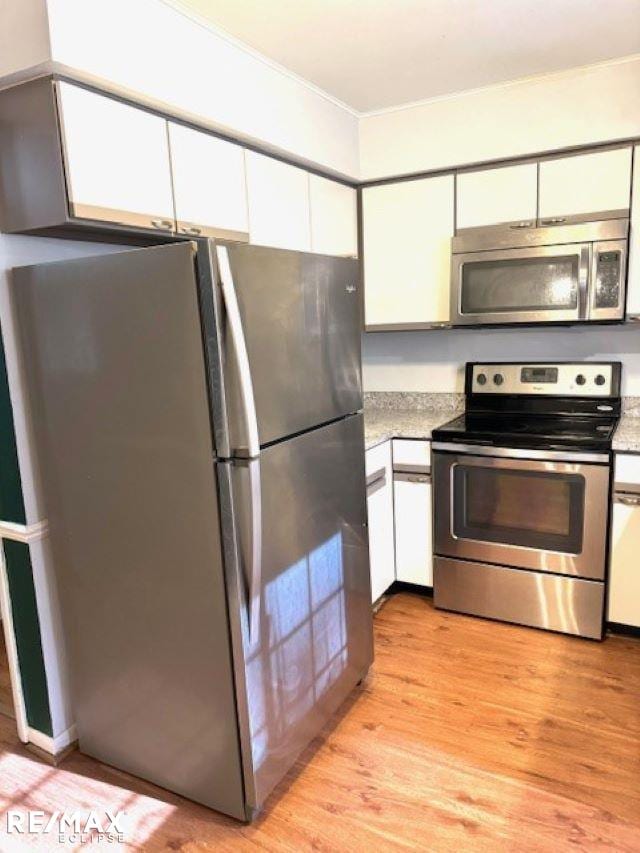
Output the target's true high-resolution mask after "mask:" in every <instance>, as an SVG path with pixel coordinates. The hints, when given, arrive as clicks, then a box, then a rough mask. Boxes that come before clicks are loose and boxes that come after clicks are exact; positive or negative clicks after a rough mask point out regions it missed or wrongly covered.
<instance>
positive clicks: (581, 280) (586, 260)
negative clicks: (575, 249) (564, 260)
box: [578, 245, 591, 320]
mask: <svg viewBox="0 0 640 853" xmlns="http://www.w3.org/2000/svg"><path fill="white" fill-rule="evenodd" d="M590 271H591V246H589V245H585V246H580V261H579V265H578V317H579V318H580V320H588V319H589V313H590V311H589V274H590Z"/></svg>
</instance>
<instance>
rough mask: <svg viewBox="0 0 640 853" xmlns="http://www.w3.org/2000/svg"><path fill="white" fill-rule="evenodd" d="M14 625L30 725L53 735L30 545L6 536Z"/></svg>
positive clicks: (6, 557)
mask: <svg viewBox="0 0 640 853" xmlns="http://www.w3.org/2000/svg"><path fill="white" fill-rule="evenodd" d="M4 555H5V562H6V566H7V577H8V580H9V595H10V596H11V611H12V614H13V627H14V631H15V635H16V644H17V647H18V660H19V662H20V674H21V676H22V692H23V694H24V702H25V705H26V710H27V719H28V721H29V725H30V726H31V727H32V728H34V729H37V730H38V731H39V732H44V733H45V734H47V735H49V736H51V735H52V734H53V730H52V728H51V712H50V709H49V693H48V690H47V676H46V674H45V669H44V658H43V656H42V639H41V635H40V622H39V619H38V607H37V603H36V591H35V587H34V585H33V571H32V567H31V557H30V555H29V546H28V545H26V544H25V543H24V542H13V541H11V540H9V539H5V540H4Z"/></svg>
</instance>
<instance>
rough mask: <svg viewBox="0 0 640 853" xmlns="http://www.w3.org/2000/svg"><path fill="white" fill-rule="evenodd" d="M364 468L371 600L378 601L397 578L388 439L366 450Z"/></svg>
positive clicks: (391, 473) (391, 475)
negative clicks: (365, 472) (365, 475)
mask: <svg viewBox="0 0 640 853" xmlns="http://www.w3.org/2000/svg"><path fill="white" fill-rule="evenodd" d="M366 470H367V512H368V516H369V565H370V567H371V601H377V600H378V599H379V598H380V596H381V595H382V594H383V593H384V592H386V590H387V589H388V588H389V587H390V586H391V584H392V583H393V582H394V580H395V579H396V563H395V553H394V546H393V472H392V468H391V442H390V441H386V442H385V443H384V444H380V445H378V446H377V447H373V448H371V450H368V451H367V453H366Z"/></svg>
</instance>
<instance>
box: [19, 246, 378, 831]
mask: <svg viewBox="0 0 640 853" xmlns="http://www.w3.org/2000/svg"><path fill="white" fill-rule="evenodd" d="M357 281H358V265H357V262H356V261H354V260H349V259H339V258H330V257H326V256H321V255H310V254H302V253H298V252H290V251H281V250H275V249H266V248H260V247H255V246H246V245H238V244H231V243H223V242H214V241H200V242H198V243H197V244H195V243H175V244H171V245H164V246H158V247H153V248H144V249H137V250H131V251H125V252H122V253H118V254H111V255H106V256H100V257H94V258H88V259H86V258H85V259H80V260H74V261H65V262H61V263H52V264H45V265H39V266H32V267H23V268H20V269H16V270H14V273H13V276H12V283H11V288H12V299H13V304H14V309H15V313H16V319H17V323H18V327H19V330H20V336H21V344H22V354H23V358H24V366H25V377H26V380H27V385H28V389H29V397H30V400H31V405H32V414H33V427H34V434H35V435H34V437H35V444H36V447H37V451H38V458H39V465H40V468H41V477H42V482H43V484H44V489H45V496H46V501H47V507H48V514H49V521H50V529H51V537H52V548H53V554H54V561H55V572H56V578H57V583H58V591H59V596H60V601H61V607H62V611H63V613H62V616H63V624H64V627H65V640H66V642H67V644H68V656H69V661H70V670H71V673H70V674H71V679H72V684H73V690H74V708H75V714H76V719H77V728H78V737H79V743H80V749H81V750H82V751H83V752H85V753H87V754H89V755H92V756H95V757H96V758H98V759H99V760H101V761H104V762H106V763H108V764H111V765H114V766H116V767H119V768H121V769H123V770H127V771H130V772H131V773H134V774H136V775H138V776H141V777H143V778H145V779H149V780H151V781H153V782H155V783H157V784H158V785H161V786H163V787H166V788H168V789H170V790H172V791H175V792H177V793H179V794H182V795H184V796H186V797H189V798H191V799H193V800H197V801H199V802H201V803H205V804H206V805H208V806H211V807H212V808H215V809H217V810H219V811H222V812H225V813H227V814H229V815H233V816H235V817H237V818H240V819H251V818H252V816H253V815H254V814H255V812H256V811H257V810H259V809H260V808H261V807H262V805H263V804H264V801H265V799H266V797H267V796H268V795H269V793H270V792H271V791H272V790H273V788H274V786H275V785H276V784H277V782H278V781H279V780H280V779H281V778H282V777H283V775H284V774H285V773H286V772H287V771H288V770H289V769H290V768H291V767H292V765H293V764H294V763H295V762H296V759H297V758H298V756H299V755H300V753H301V752H302V751H303V750H304V748H305V747H306V746H307V745H308V744H309V742H310V741H311V740H312V739H313V738H314V737H315V736H316V735H317V734H318V733H319V732H320V730H321V729H322V727H323V726H324V724H325V723H326V722H327V721H328V720H329V719H330V717H331V715H332V714H333V713H334V712H335V711H336V709H337V708H338V706H339V705H340V704H341V703H342V702H343V701H344V700H345V698H346V697H347V696H348V695H349V693H350V692H351V691H352V690H353V688H354V687H355V686H356V684H357V683H358V682H359V681H360V680H361V679H362V678H363V677H364V675H365V674H366V672H367V670H368V668H369V665H370V663H371V661H372V656H373V644H372V622H371V607H370V580H369V563H368V551H367V531H366V498H365V474H364V443H363V419H362V413H361V408H362V391H361V372H360V320H359V301H358V292H357Z"/></svg>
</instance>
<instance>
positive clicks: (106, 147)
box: [58, 83, 174, 231]
mask: <svg viewBox="0 0 640 853" xmlns="http://www.w3.org/2000/svg"><path fill="white" fill-rule="evenodd" d="M58 92H59V103H60V118H61V123H62V134H63V147H64V154H65V171H66V176H67V187H68V193H69V202H70V210H71V215H72V216H76V217H80V218H82V219H95V220H101V221H107V222H119V223H125V224H129V225H136V226H141V227H148V228H159V229H161V230H167V231H171V230H173V228H174V219H173V194H172V188H171V167H170V164H169V144H168V139H167V122H166V120H165V119H163V118H159V117H158V116H155V115H151V114H150V113H148V112H145V111H144V110H141V109H137V108H136V107H130V106H128V105H127V104H123V103H120V102H119V101H115V100H113V99H111V98H106V97H104V96H102V95H96V94H95V93H94V92H89V91H87V90H86V89H81V88H79V87H77V86H72V85H70V84H68V83H59V84H58Z"/></svg>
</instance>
